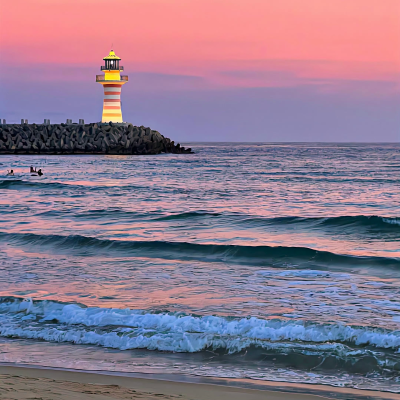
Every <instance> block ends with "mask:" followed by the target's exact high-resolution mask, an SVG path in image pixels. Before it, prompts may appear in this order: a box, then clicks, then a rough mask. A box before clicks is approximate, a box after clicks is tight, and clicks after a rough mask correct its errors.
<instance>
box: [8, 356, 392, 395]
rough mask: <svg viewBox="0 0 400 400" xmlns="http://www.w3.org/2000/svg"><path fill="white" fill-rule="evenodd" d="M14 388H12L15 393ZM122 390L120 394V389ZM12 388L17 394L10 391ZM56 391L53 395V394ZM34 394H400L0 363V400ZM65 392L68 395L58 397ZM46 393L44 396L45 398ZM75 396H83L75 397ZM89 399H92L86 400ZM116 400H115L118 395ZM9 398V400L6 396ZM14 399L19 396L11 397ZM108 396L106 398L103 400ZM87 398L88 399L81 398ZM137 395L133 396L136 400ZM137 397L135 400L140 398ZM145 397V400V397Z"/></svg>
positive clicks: (322, 386)
mask: <svg viewBox="0 0 400 400" xmlns="http://www.w3.org/2000/svg"><path fill="white" fill-rule="evenodd" d="M10 387H12V389H10ZM116 388H118V390H116ZM8 389H10V390H11V392H13V393H11V394H10V393H9V392H7V393H6V392H5V391H7V390H8ZM49 390H50V391H52V390H54V393H53V394H51V393H49ZM32 391H34V392H35V394H36V395H37V396H43V395H47V396H49V395H50V397H43V399H47V398H49V399H50V398H51V399H54V400H56V399H60V400H64V399H65V400H67V399H75V398H76V399H99V400H100V399H101V400H103V399H105V398H107V399H110V400H112V399H149V400H150V399H153V398H154V399H175V398H176V399H177V398H179V399H181V400H189V399H190V400H212V399H214V398H218V399H220V400H228V399H229V400H231V399H236V398H237V399H244V398H245V399H249V400H259V399H268V400H283V399H287V400H318V399H332V398H335V399H348V398H349V397H348V396H351V398H352V399H359V400H362V399H364V400H367V399H371V398H374V399H395V400H400V394H397V393H391V392H379V391H372V390H362V389H352V388H339V387H334V386H325V385H312V384H296V383H288V382H273V381H254V380H251V379H225V378H213V377H196V376H185V375H172V374H163V375H161V374H160V375H158V374H157V375H153V374H149V375H147V374H137V373H123V372H122V373H117V372H112V371H85V370H75V369H63V368H50V367H42V366H32V365H26V364H21V365H16V364H7V363H1V364H0V400H2V399H25V398H28V397H24V393H25V392H27V393H31V392H32ZM60 391H64V392H65V393H64V395H60V396H61V397H60V396H59V397H54V396H56V395H57V396H58V395H59V392H60ZM42 392H43V393H42ZM73 393H75V394H77V395H78V397H74V396H73ZM85 394H90V396H89V397H86V396H85ZM114 394H115V396H116V397H115V396H114V397H110V395H111V396H113V395H114ZM4 395H5V397H3V396H4ZM11 395H14V396H16V397H10V396H11ZM105 395H106V396H107V397H104V396H105ZM82 396H83V397H82ZM132 396H134V397H132ZM135 396H136V397H135ZM143 396H144V397H143Z"/></svg>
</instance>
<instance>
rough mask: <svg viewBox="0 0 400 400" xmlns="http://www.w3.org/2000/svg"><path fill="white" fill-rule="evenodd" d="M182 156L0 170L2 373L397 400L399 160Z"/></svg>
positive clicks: (363, 154) (50, 161)
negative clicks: (201, 381) (290, 388)
mask: <svg viewBox="0 0 400 400" xmlns="http://www.w3.org/2000/svg"><path fill="white" fill-rule="evenodd" d="M187 145H188V146H189V147H192V148H193V149H194V151H195V152H196V153H195V154H191V155H173V154H165V155H158V156H90V155H83V156H23V155H19V156H16V155H9V156H1V157H0V170H1V171H3V173H2V176H1V177H0V296H1V298H0V362H1V363H17V364H29V365H36V366H50V367H63V368H73V369H83V370H98V371H99V370H100V371H116V372H133V373H134V372H138V373H139V372H140V373H149V374H160V373H162V374H165V375H168V374H174V376H176V375H181V376H184V375H186V376H187V375H190V376H197V377H224V378H248V379H252V380H254V381H260V380H273V381H284V382H301V383H313V384H325V385H334V386H346V387H354V388H361V389H375V390H386V391H392V392H400V145H399V144H312V143H307V144H279V143H277V144H267V143H265V144H246V143H218V144H215V143H214V144H213V143H190V144H187ZM185 146H186V144H185ZM31 165H33V166H36V167H38V168H42V170H43V171H44V176H43V177H41V178H39V177H32V176H30V174H29V173H28V171H29V167H30V166H31ZM7 169H13V170H14V171H15V176H14V177H6V176H5V174H6V171H7ZM171 376H172V375H171Z"/></svg>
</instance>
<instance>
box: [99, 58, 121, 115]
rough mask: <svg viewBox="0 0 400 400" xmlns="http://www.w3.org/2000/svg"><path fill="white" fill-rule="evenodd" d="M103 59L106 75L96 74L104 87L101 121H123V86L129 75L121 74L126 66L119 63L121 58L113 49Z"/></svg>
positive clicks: (103, 68) (103, 69)
mask: <svg viewBox="0 0 400 400" xmlns="http://www.w3.org/2000/svg"><path fill="white" fill-rule="evenodd" d="M103 60H104V61H105V64H104V65H102V66H101V71H104V75H96V82H98V83H101V84H102V85H103V87H104V101H103V115H102V117H101V122H123V120H122V111H121V88H122V85H123V84H125V83H126V82H128V76H127V75H121V74H120V72H121V71H123V70H124V67H122V66H120V65H119V62H120V60H121V59H120V58H119V57H117V56H116V55H115V53H114V51H113V50H111V51H110V54H109V55H108V56H107V57H104V58H103Z"/></svg>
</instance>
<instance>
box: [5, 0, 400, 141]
mask: <svg viewBox="0 0 400 400" xmlns="http://www.w3.org/2000/svg"><path fill="white" fill-rule="evenodd" d="M111 47H113V49H114V51H115V52H116V54H117V55H118V56H119V57H121V58H122V61H121V65H123V66H124V67H125V71H124V74H127V75H128V76H129V83H128V84H126V85H125V86H124V87H123V90H122V96H121V98H122V112H123V117H124V120H126V121H129V122H132V123H134V124H136V125H145V126H151V127H152V128H153V129H157V130H159V131H160V132H161V133H163V134H164V135H166V136H170V137H174V138H175V139H177V140H182V141H191V140H197V141H199V140H201V141H206V140H217V141H309V140H312V141H399V140H400V0H201V1H200V0H34V1H33V0H32V1H31V0H13V1H5V0H0V61H1V66H0V118H6V119H7V122H19V121H20V119H21V118H28V119H29V122H42V121H43V119H44V118H50V120H51V121H52V122H64V121H65V119H66V118H73V119H74V120H77V119H78V118H84V119H85V121H87V122H92V121H98V120H100V119H101V111H102V99H103V90H102V87H101V85H99V84H97V83H96V82H95V75H96V74H100V73H101V72H100V70H99V69H100V65H102V64H103V61H102V58H103V57H104V56H106V55H107V54H108V52H109V50H110V49H111Z"/></svg>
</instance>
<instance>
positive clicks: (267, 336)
mask: <svg viewBox="0 0 400 400" xmlns="http://www.w3.org/2000/svg"><path fill="white" fill-rule="evenodd" d="M33 317H34V319H35V320H33ZM0 335H1V336H13V337H20V338H36V339H43V340H48V341H66V342H73V343H82V344H96V345H101V346H106V347H113V348H120V349H134V348H147V349H153V350H164V351H176V352H197V351H200V350H203V349H205V348H207V347H212V348H225V349H227V350H228V351H229V352H232V353H233V352H237V351H240V350H242V349H244V348H247V347H249V346H250V345H259V346H263V347H264V346H267V345H270V344H271V343H279V342H297V341H301V342H309V343H314V344H321V343H325V344H326V343H340V342H349V343H353V344H356V345H372V346H375V347H377V348H391V349H395V350H398V349H399V348H400V332H398V331H389V330H383V329H374V328H367V327H352V326H347V325H340V324H332V325H328V324H325V325H323V324H318V323H310V322H308V323H307V322H304V321H302V320H295V319H292V320H281V319H270V320H264V319H259V318H255V317H251V318H242V319H228V318H223V317H217V316H203V317H197V316H192V315H180V314H173V313H149V312H145V311H142V310H130V309H125V310H120V309H106V308H94V307H92V308H90V307H89V308H85V307H81V306H79V305H77V304H61V303H56V302H51V301H49V302H47V301H41V302H37V303H33V302H32V301H23V302H20V301H10V302H7V303H6V302H3V303H0ZM268 343H269V344H268Z"/></svg>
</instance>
